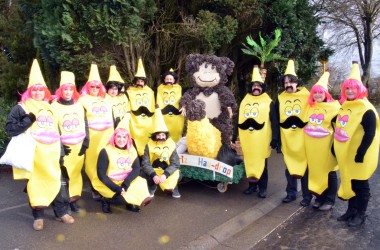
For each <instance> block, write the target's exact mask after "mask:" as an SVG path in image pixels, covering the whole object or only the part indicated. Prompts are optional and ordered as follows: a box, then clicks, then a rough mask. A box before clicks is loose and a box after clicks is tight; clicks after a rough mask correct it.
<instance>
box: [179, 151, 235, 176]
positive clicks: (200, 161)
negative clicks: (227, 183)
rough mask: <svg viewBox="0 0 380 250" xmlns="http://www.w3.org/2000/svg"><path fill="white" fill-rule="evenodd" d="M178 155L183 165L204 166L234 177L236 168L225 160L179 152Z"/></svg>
mask: <svg viewBox="0 0 380 250" xmlns="http://www.w3.org/2000/svg"><path fill="white" fill-rule="evenodd" d="M178 156H179V162H180V164H181V165H187V166H192V167H197V168H204V169H208V170H210V171H213V172H214V173H215V172H217V173H219V174H222V175H225V176H227V177H229V178H233V175H234V168H233V167H232V166H230V165H227V164H225V163H223V162H220V161H217V160H215V159H211V158H207V157H203V156H197V155H189V154H178Z"/></svg>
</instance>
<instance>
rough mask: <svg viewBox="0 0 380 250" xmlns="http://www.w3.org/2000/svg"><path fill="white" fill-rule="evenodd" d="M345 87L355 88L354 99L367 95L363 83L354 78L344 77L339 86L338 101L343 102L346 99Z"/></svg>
mask: <svg viewBox="0 0 380 250" xmlns="http://www.w3.org/2000/svg"><path fill="white" fill-rule="evenodd" d="M346 88H352V89H356V90H357V94H356V96H355V100H357V99H363V98H365V97H367V96H368V92H367V89H366V87H364V85H363V83H361V82H359V81H358V80H356V79H346V80H345V81H344V82H343V84H342V88H341V91H342V93H341V97H340V100H339V101H340V103H344V102H345V101H346V100H347V96H346Z"/></svg>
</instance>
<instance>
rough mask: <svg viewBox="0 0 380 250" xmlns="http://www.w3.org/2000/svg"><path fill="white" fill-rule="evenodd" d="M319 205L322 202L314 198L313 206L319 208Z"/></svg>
mask: <svg viewBox="0 0 380 250" xmlns="http://www.w3.org/2000/svg"><path fill="white" fill-rule="evenodd" d="M321 205H322V202H320V201H317V200H316V201H314V203H313V208H319V207H320V206H321Z"/></svg>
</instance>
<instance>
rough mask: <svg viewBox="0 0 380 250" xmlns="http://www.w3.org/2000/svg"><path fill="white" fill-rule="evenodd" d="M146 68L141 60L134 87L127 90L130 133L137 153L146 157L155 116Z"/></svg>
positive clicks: (152, 95) (152, 94)
mask: <svg viewBox="0 0 380 250" xmlns="http://www.w3.org/2000/svg"><path fill="white" fill-rule="evenodd" d="M147 82H148V79H147V78H146V74H145V70H144V66H143V63H142V60H141V58H139V61H138V65H137V72H136V75H135V78H134V79H133V86H131V87H129V88H128V90H127V93H128V99H129V105H130V110H131V120H130V131H131V135H132V138H133V139H134V140H135V143H136V147H137V153H138V154H139V156H143V155H144V148H145V145H146V144H147V142H148V141H149V136H150V134H151V133H152V120H153V115H154V104H155V101H154V93H153V90H152V89H151V88H150V87H149V86H147V85H146V84H147Z"/></svg>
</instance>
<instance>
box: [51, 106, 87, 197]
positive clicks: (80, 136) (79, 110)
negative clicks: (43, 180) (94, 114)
mask: <svg viewBox="0 0 380 250" xmlns="http://www.w3.org/2000/svg"><path fill="white" fill-rule="evenodd" d="M52 108H53V110H54V112H56V114H57V116H58V124H59V127H60V130H61V142H62V143H63V144H64V145H66V146H68V147H69V148H70V149H71V152H70V154H69V155H65V156H64V158H63V159H64V166H65V167H66V169H67V173H68V175H69V178H70V181H69V194H70V197H75V196H81V194H82V188H83V181H82V174H81V172H82V167H83V163H84V155H82V156H79V155H78V154H79V151H80V149H81V147H82V144H83V140H84V138H85V136H86V128H85V122H84V109H83V106H82V104H80V103H78V102H77V103H75V104H73V105H62V104H60V103H58V102H53V103H52Z"/></svg>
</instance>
